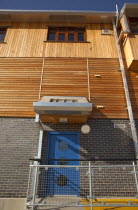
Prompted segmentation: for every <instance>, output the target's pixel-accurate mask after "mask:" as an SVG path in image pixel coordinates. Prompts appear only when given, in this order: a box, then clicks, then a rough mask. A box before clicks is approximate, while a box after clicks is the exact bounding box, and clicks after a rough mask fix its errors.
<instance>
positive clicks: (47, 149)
mask: <svg viewBox="0 0 138 210" xmlns="http://www.w3.org/2000/svg"><path fill="white" fill-rule="evenodd" d="M47 134H48V135H47V145H46V165H47V164H48V151H49V149H50V142H49V139H50V135H51V134H55V135H56V134H77V137H78V139H79V144H78V148H77V149H78V150H80V132H72V131H71V132H66V131H61V132H56V131H48V132H47ZM78 162H79V161H78Z"/></svg>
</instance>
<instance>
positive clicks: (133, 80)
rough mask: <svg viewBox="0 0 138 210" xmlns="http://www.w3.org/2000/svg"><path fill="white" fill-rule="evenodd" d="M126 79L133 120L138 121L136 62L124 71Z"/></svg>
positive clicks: (137, 63) (137, 75)
mask: <svg viewBox="0 0 138 210" xmlns="http://www.w3.org/2000/svg"><path fill="white" fill-rule="evenodd" d="M126 77H127V82H128V88H129V94H130V99H131V104H132V109H133V113H134V118H135V119H138V61H135V62H133V65H131V67H130V69H129V70H127V69H126Z"/></svg>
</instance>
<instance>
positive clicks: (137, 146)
mask: <svg viewBox="0 0 138 210" xmlns="http://www.w3.org/2000/svg"><path fill="white" fill-rule="evenodd" d="M113 29H114V34H115V39H116V45H117V50H118V55H119V62H120V67H121V73H122V79H123V84H124V90H125V96H126V102H127V108H128V115H129V119H130V126H131V132H132V138H133V142H134V148H135V155H136V159H137V158H138V138H137V131H136V127H135V121H134V116H133V111H132V107H131V101H130V95H129V90H128V85H127V79H126V75H125V68H124V64H123V59H122V54H121V47H120V45H119V43H118V35H117V30H116V26H115V23H114V21H113Z"/></svg>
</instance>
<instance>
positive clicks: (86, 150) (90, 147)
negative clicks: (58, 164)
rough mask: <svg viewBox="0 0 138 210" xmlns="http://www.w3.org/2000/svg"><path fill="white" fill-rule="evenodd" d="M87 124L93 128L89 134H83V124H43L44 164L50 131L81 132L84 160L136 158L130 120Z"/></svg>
mask: <svg viewBox="0 0 138 210" xmlns="http://www.w3.org/2000/svg"><path fill="white" fill-rule="evenodd" d="M87 124H89V126H90V127H91V131H90V133H89V134H83V133H81V126H82V125H81V124H80V125H79V124H50V123H47V124H43V127H44V129H45V132H44V138H43V146H42V164H45V163H46V147H47V133H48V131H56V132H63V131H64V132H80V155H81V159H83V160H86V159H89V158H93V159H96V160H100V159H109V160H110V159H132V158H135V152H134V146H133V140H132V138H131V129H130V124H129V120H116V119H112V120H111V119H89V120H88V123H87ZM71 149H73V148H71Z"/></svg>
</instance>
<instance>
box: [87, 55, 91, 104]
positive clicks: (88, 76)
mask: <svg viewBox="0 0 138 210" xmlns="http://www.w3.org/2000/svg"><path fill="white" fill-rule="evenodd" d="M88 62H89V61H88V58H87V79H88V96H89V101H90V100H91V95H90V73H89V63H88Z"/></svg>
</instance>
